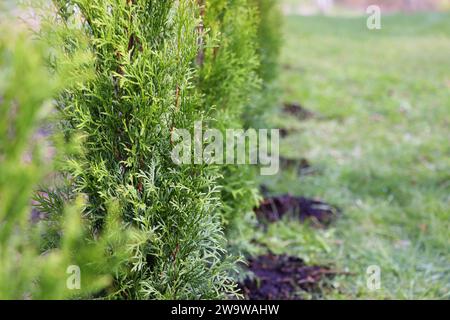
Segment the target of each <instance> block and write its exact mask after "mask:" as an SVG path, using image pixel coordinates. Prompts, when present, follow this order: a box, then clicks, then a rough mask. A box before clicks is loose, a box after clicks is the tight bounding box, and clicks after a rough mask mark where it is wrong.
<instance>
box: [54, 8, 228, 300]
mask: <svg viewBox="0 0 450 320" xmlns="http://www.w3.org/2000/svg"><path fill="white" fill-rule="evenodd" d="M54 3H55V5H57V7H58V11H59V19H60V20H61V21H63V25H64V26H65V28H66V29H65V30H64V32H63V33H61V38H62V41H63V43H66V44H70V45H71V46H75V47H76V46H77V40H76V37H75V36H74V35H76V34H77V33H78V32H79V31H82V32H83V33H84V35H85V37H87V39H88V42H89V46H90V47H89V50H90V51H91V52H92V53H93V55H94V62H93V64H94V66H93V69H94V76H93V78H92V79H90V80H89V81H86V82H84V83H83V86H82V87H80V88H77V89H75V90H66V91H65V93H64V94H63V95H62V96H61V98H60V99H59V108H60V110H61V115H62V117H63V123H64V128H65V133H66V135H68V136H72V135H75V134H81V135H82V136H83V138H84V142H83V147H84V148H83V151H82V154H81V156H77V157H72V158H71V159H70V162H69V163H70V165H69V166H68V168H67V171H68V172H69V173H70V175H71V176H72V177H73V187H74V189H75V191H76V192H82V193H84V194H86V195H87V196H88V198H89V201H88V204H87V207H86V210H85V214H86V215H87V217H88V218H89V220H90V221H92V223H93V224H94V227H95V228H94V230H93V231H94V232H97V230H101V229H102V228H103V225H104V216H105V212H106V204H107V203H108V202H110V201H118V202H119V203H120V207H121V208H122V215H123V218H124V220H125V223H126V224H127V225H130V226H136V227H137V228H138V229H140V230H141V231H142V233H143V234H144V235H145V237H143V238H142V239H141V240H142V241H141V242H140V245H139V246H137V247H136V248H135V250H134V256H133V258H132V259H130V261H129V263H128V266H127V268H126V271H125V272H122V273H119V274H118V275H117V277H116V279H115V283H114V286H113V287H112V288H110V290H112V291H111V292H112V293H111V294H110V295H109V297H110V298H126V299H143V298H144V299H155V298H156V299H194V298H197V299H208V298H224V297H225V295H226V294H233V292H234V291H235V289H234V285H233V283H232V281H231V278H230V276H229V273H230V270H232V269H233V268H234V264H233V263H231V262H233V261H231V260H230V259H229V258H228V255H227V253H226V251H225V245H226V240H225V238H224V235H223V232H222V226H221V219H220V212H219V207H220V193H219V188H218V182H217V179H218V173H217V169H216V168H213V167H208V166H199V165H183V166H177V165H175V164H174V163H173V162H172V159H171V157H170V155H171V150H172V147H173V141H172V137H171V133H172V131H173V129H174V128H193V126H194V125H193V124H194V121H197V120H201V119H202V118H206V117H207V116H208V115H207V113H206V112H204V111H203V110H202V109H200V108H199V107H198V105H199V104H200V101H201V97H200V96H199V95H198V94H197V91H196V89H195V87H194V85H193V79H194V77H195V76H196V71H195V69H194V68H193V64H192V62H193V61H194V60H195V59H196V56H197V53H198V49H197V32H196V27H197V25H198V19H197V13H198V10H197V9H198V8H197V5H196V3H195V2H194V1H150V0H147V1H100V0H96V1H86V0H83V1H75V0H74V1H71V0H63V1H54ZM69 49H70V48H68V49H67V53H68V54H70V50H69ZM55 68H56V70H58V62H56V63H55Z"/></svg>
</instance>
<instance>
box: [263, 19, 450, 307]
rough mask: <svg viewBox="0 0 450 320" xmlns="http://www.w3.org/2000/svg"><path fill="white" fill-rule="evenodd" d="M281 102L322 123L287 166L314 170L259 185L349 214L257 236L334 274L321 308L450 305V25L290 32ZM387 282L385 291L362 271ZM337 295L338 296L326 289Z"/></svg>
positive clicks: (391, 22) (311, 23)
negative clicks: (350, 302) (335, 301)
mask: <svg viewBox="0 0 450 320" xmlns="http://www.w3.org/2000/svg"><path fill="white" fill-rule="evenodd" d="M284 28H285V33H284V34H285V47H284V50H283V55H282V64H283V70H282V79H281V89H280V90H282V92H283V101H285V102H297V103H300V104H301V105H302V106H303V107H305V108H307V109H309V110H311V111H313V112H315V113H316V116H315V117H314V118H312V119H309V120H304V121H298V120H296V119H294V118H292V117H289V116H287V115H285V114H282V113H281V111H280V113H279V114H277V115H276V116H275V117H272V119H273V122H274V125H276V126H278V127H285V128H289V129H290V132H291V133H290V135H289V136H287V137H286V138H284V139H283V140H282V145H281V154H282V156H284V157H288V158H292V159H301V158H306V159H307V160H308V161H309V162H310V163H311V165H312V167H313V168H312V169H313V170H309V171H310V172H309V173H308V174H304V175H299V174H298V172H295V170H284V171H283V172H282V173H281V174H279V175H278V176H277V177H275V178H274V177H266V178H263V179H262V183H264V184H266V185H267V186H269V188H270V189H271V190H272V191H273V193H274V194H280V193H287V192H289V193H291V194H294V195H303V196H308V197H318V198H320V199H322V200H325V201H326V202H328V203H331V204H333V205H336V206H338V207H339V208H340V209H341V210H342V212H343V214H342V216H341V217H340V218H339V219H338V220H337V221H336V223H335V224H334V225H333V226H332V227H331V228H328V229H325V230H316V229H313V228H310V227H308V226H305V225H300V224H299V223H294V222H287V221H283V222H280V223H277V224H274V225H272V226H270V227H269V229H268V230H267V232H266V233H264V234H259V235H257V237H258V238H259V239H258V241H260V242H263V243H264V244H265V245H266V246H268V248H269V249H270V250H272V251H274V252H275V253H285V252H287V253H290V254H293V255H297V256H300V257H302V258H304V259H305V260H307V261H308V263H319V264H329V265H333V268H334V269H335V270H340V271H345V272H348V273H349V274H347V275H342V276H338V277H337V278H335V279H334V280H332V281H331V283H329V284H328V286H327V289H324V291H323V295H322V296H320V297H322V298H352V299H353V298H358V299H370V298H377V299H379V298H381V299H412V298H417V299H431V298H438V299H448V298H450V246H449V244H450V243H449V240H450V201H449V200H450V143H449V138H450V129H449V126H450V15H445V14H420V15H408V16H404V15H394V16H385V17H383V18H382V30H379V31H369V30H368V29H367V28H366V20H365V18H355V17H351V18H348V17H347V18H344V17H299V16H290V17H287V18H286V20H285V26H284ZM372 265H376V266H379V267H380V270H381V288H380V290H375V291H371V290H369V288H368V287H367V284H366V282H367V275H366V270H367V268H368V267H369V266H372ZM329 285H331V288H330V286H329Z"/></svg>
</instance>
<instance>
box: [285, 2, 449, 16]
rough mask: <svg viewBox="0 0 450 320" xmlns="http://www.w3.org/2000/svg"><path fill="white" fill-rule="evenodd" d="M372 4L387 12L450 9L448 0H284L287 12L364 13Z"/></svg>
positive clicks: (309, 13) (303, 13) (308, 13)
mask: <svg viewBox="0 0 450 320" xmlns="http://www.w3.org/2000/svg"><path fill="white" fill-rule="evenodd" d="M370 5H378V6H380V8H381V10H382V11H383V12H385V13H387V12H390V13H393V12H417V11H441V10H449V9H450V1H448V0H283V6H282V7H283V11H284V13H285V14H300V15H311V14H318V13H321V14H338V13H341V14H342V13H347V14H350V13H364V12H365V11H366V8H367V7H368V6H370Z"/></svg>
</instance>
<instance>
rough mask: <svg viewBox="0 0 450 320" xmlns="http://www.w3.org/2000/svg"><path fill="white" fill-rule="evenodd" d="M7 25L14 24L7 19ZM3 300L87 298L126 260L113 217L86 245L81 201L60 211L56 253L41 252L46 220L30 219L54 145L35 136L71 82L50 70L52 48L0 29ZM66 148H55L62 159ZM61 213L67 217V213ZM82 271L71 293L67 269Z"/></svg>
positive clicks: (25, 35) (0, 293) (0, 280)
mask: <svg viewBox="0 0 450 320" xmlns="http://www.w3.org/2000/svg"><path fill="white" fill-rule="evenodd" d="M6 21H9V20H6ZM0 35H1V36H0V299H28V298H32V299H61V298H67V297H79V296H86V295H89V294H92V293H95V292H97V291H98V290H100V289H103V288H104V287H105V286H107V285H108V284H109V282H110V280H111V278H110V277H109V274H111V273H113V272H115V270H116V268H115V266H117V265H118V264H119V262H120V260H121V259H125V255H123V253H124V248H123V245H124V242H123V239H124V237H122V236H119V233H121V229H120V223H119V221H118V219H117V218H118V217H117V215H116V214H110V215H108V219H107V220H108V222H107V226H106V228H105V230H104V232H103V234H102V235H101V236H100V235H99V237H98V239H97V240H96V241H95V242H93V241H90V240H88V238H87V234H86V228H85V227H84V224H83V222H82V219H81V215H80V212H81V208H82V207H83V201H82V200H81V198H79V199H78V200H77V201H75V202H74V203H73V204H72V205H71V206H69V207H67V206H62V207H61V212H60V215H62V214H63V225H62V226H61V229H60V238H61V242H60V243H61V245H60V247H59V248H58V249H54V250H48V251H46V252H45V254H41V252H40V248H41V245H42V241H43V238H42V237H41V234H42V233H46V232H47V225H46V223H44V222H40V223H36V222H33V221H32V220H31V211H32V209H31V198H32V195H33V193H34V192H35V190H36V188H37V186H38V184H41V183H43V182H44V180H43V179H44V178H45V177H46V176H47V175H48V174H49V172H50V171H51V170H52V169H54V167H53V161H52V160H51V159H49V156H48V151H49V148H50V147H49V145H46V144H45V141H44V140H43V139H42V138H39V135H38V133H37V131H38V128H39V127H41V126H42V124H43V121H44V120H45V119H46V118H47V117H48V115H49V113H50V112H51V111H52V108H53V103H52V101H51V97H52V95H54V94H55V93H56V92H58V91H59V90H61V88H62V87H63V86H66V85H69V83H68V82H67V81H62V79H70V74H69V73H67V72H66V71H67V70H64V69H63V68H61V78H58V77H55V76H53V75H51V74H50V73H49V72H48V69H47V67H46V66H45V59H44V57H45V56H46V54H47V52H48V51H47V49H48V48H46V47H44V46H43V45H42V43H41V45H38V44H37V43H36V42H32V41H31V40H29V38H30V35H29V34H28V33H25V32H24V31H23V30H21V28H19V31H17V30H16V31H13V30H12V29H11V28H7V27H5V26H3V25H0ZM64 153H65V150H64V149H62V148H61V149H58V157H62V156H63V155H64ZM62 211H64V213H63V212H62ZM71 265H76V266H78V267H79V268H80V271H81V273H80V280H81V283H80V285H81V287H80V289H79V290H69V288H68V287H67V280H68V277H69V276H70V274H69V275H68V274H67V273H66V271H67V268H68V267H69V266H71Z"/></svg>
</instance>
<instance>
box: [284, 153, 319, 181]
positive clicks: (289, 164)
mask: <svg viewBox="0 0 450 320" xmlns="http://www.w3.org/2000/svg"><path fill="white" fill-rule="evenodd" d="M280 167H281V168H282V169H295V170H297V172H298V174H299V175H302V176H303V175H309V174H313V173H314V172H315V170H314V168H313V166H312V165H311V164H310V163H309V161H308V160H306V159H289V158H284V157H280Z"/></svg>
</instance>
